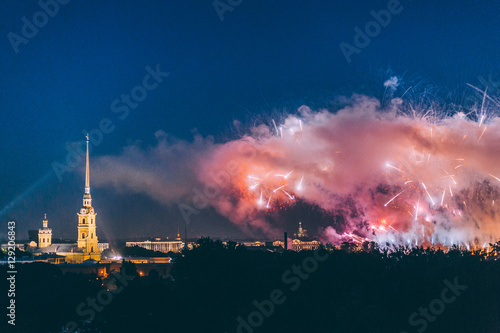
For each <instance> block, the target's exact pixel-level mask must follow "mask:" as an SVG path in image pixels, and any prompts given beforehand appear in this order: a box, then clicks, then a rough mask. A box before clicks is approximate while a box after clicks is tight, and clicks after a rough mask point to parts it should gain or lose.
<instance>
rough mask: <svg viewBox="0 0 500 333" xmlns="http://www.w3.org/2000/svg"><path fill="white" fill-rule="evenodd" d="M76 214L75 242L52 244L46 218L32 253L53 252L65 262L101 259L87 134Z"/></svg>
mask: <svg viewBox="0 0 500 333" xmlns="http://www.w3.org/2000/svg"><path fill="white" fill-rule="evenodd" d="M77 215H78V227H77V229H78V237H77V239H78V241H77V243H76V244H52V230H51V229H49V228H47V219H46V218H45V219H44V221H43V229H40V230H39V232H38V250H36V251H35V252H34V253H33V254H34V255H41V254H47V253H55V254H57V255H60V256H64V257H65V259H66V262H67V263H72V264H79V263H82V262H83V261H85V260H88V259H92V260H96V261H99V260H101V251H100V250H99V248H100V247H101V248H104V247H103V246H102V245H107V244H99V243H98V239H97V232H96V229H97V227H96V215H97V214H96V212H95V211H94V208H93V207H92V197H91V195H90V167H89V137H88V135H87V156H86V165H85V193H84V194H83V207H82V208H80V211H79V212H78V213H77Z"/></svg>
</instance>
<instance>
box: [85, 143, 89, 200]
mask: <svg viewBox="0 0 500 333" xmlns="http://www.w3.org/2000/svg"><path fill="white" fill-rule="evenodd" d="M86 138H87V165H86V167H85V193H90V172H89V135H88V133H87V136H86Z"/></svg>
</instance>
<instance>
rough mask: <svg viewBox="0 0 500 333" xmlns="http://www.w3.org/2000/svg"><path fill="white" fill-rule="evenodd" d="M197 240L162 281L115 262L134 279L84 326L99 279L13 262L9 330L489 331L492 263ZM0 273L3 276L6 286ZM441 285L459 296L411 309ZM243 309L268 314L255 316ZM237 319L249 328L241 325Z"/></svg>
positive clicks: (498, 323) (496, 326) (456, 255)
mask: <svg viewBox="0 0 500 333" xmlns="http://www.w3.org/2000/svg"><path fill="white" fill-rule="evenodd" d="M199 244H200V246H199V247H197V248H195V249H193V250H191V251H188V252H185V253H184V256H182V257H180V258H178V259H177V260H176V263H175V264H174V267H173V269H172V275H173V276H172V279H160V278H159V277H158V275H157V274H154V273H152V274H150V275H149V276H146V277H138V276H137V273H136V272H135V267H134V265H133V264H127V265H125V266H126V267H124V268H123V270H124V272H125V271H126V272H127V274H129V275H130V276H136V278H134V279H133V280H131V281H130V283H129V284H128V286H127V287H126V288H124V289H123V291H122V292H120V293H118V294H116V295H114V297H113V300H112V302H110V303H109V304H108V305H106V306H105V307H104V308H103V310H102V311H100V312H96V316H95V318H94V319H93V320H92V321H91V322H90V323H89V322H84V321H83V320H82V319H85V318H82V317H80V316H78V315H77V314H76V308H77V306H78V304H80V303H81V302H82V301H85V300H86V298H87V297H89V296H90V297H95V295H97V293H98V292H99V290H101V289H102V288H105V287H103V286H102V285H101V282H102V281H100V279H97V278H96V277H95V276H83V275H75V274H66V275H63V274H61V272H60V270H59V269H58V268H57V266H54V265H49V264H26V265H22V266H21V265H20V267H19V273H18V281H17V290H18V292H17V295H16V302H17V325H16V329H17V330H16V331H18V332H57V331H61V328H62V326H64V325H65V324H66V323H67V322H68V321H75V322H78V325H79V327H80V329H81V331H82V332H103V333H106V332H153V331H154V332H179V331H183V332H245V333H247V332H372V333H376V332H384V333H385V332H397V333H399V332H405V331H406V332H408V333H412V332H418V330H419V329H420V331H421V332H423V331H425V332H478V333H480V332H488V333H489V332H499V331H500V300H499V295H500V285H499V282H498V281H500V261H499V260H494V258H489V259H485V257H484V256H479V255H473V254H471V253H470V252H464V251H458V250H453V251H449V252H448V253H443V252H442V251H434V250H429V249H427V250H424V249H422V248H420V249H413V250H405V249H400V250H399V251H397V252H393V253H390V254H388V253H380V252H379V251H377V250H374V249H371V248H366V249H365V250H366V251H361V252H356V251H352V249H350V248H345V247H344V248H343V250H325V249H322V250H321V251H319V252H318V253H316V256H315V254H314V253H313V252H307V251H302V252H299V253H296V252H290V251H289V252H286V253H273V252H265V251H252V250H250V249H247V248H245V247H242V246H236V244H231V243H230V244H228V245H223V244H222V243H220V242H217V241H215V242H214V241H211V240H209V239H202V240H200V242H199ZM319 259H321V260H319ZM315 264H316V265H315ZM294 267H295V269H294ZM297 267H301V268H300V270H297ZM3 276H5V268H2V282H1V283H2V284H3V285H2V290H6V289H7V286H6V284H5V282H4V281H6V280H5V278H3ZM445 279H446V280H448V281H449V282H450V283H452V284H453V283H454V281H455V280H456V281H458V284H459V285H461V286H466V288H465V287H463V289H462V290H460V291H459V295H454V294H453V293H452V292H451V291H448V292H447V293H445V296H446V297H447V299H448V300H449V299H450V298H453V301H449V302H448V303H443V302H442V301H441V303H442V304H444V309H440V308H439V305H440V304H439V301H438V302H434V304H433V306H435V307H437V310H439V311H438V312H439V314H438V315H433V314H432V312H428V314H429V316H430V317H428V319H425V318H426V317H425V316H423V315H421V314H419V311H420V308H429V306H430V304H431V303H432V302H433V301H434V300H436V299H437V300H441V299H442V292H443V289H445V288H446V287H447V285H446V284H445V283H444V282H443V281H444V280H445ZM273 290H275V292H277V293H278V294H280V295H281V296H280V297H279V300H280V302H279V303H281V304H276V305H274V309H272V311H271V308H269V307H267V308H266V304H267V305H269V302H266V300H269V299H270V298H271V297H272V296H270V295H271V293H272V292H273ZM276 290H278V291H276ZM275 296H276V295H275ZM452 296H455V297H452ZM254 301H257V303H259V304H264V305H263V306H264V308H265V310H264V312H266V311H267V313H265V314H264V315H257V314H255V311H256V310H257V307H256V305H255V303H254ZM263 302H264V303H263ZM2 308H4V309H5V307H4V304H3V303H2ZM435 310H436V309H435ZM261 311H262V310H261ZM270 312H272V313H270ZM252 313H253V315H252ZM413 313H417V316H414V318H413V320H414V322H415V321H417V320H420V321H419V322H418V324H415V323H414V325H413V326H412V325H411V324H410V323H409V317H410V316H411V315H412V314H413ZM249 315H250V318H249ZM238 317H241V319H240V321H238ZM260 318H262V320H260ZM248 320H253V323H254V324H259V325H255V326H256V327H251V326H250V325H248V326H246V325H242V324H241V322H242V321H245V322H246V323H248ZM423 322H425V327H424V323H423ZM4 324H5V320H3V321H2V325H4ZM238 327H240V328H239V330H238ZM0 331H2V332H4V331H5V330H4V329H3V328H0Z"/></svg>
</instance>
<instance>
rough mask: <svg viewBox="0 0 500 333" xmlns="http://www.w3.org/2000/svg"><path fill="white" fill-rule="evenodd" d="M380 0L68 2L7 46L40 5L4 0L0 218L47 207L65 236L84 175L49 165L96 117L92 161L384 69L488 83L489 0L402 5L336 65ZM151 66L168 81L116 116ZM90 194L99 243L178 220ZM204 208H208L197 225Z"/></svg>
mask: <svg viewBox="0 0 500 333" xmlns="http://www.w3.org/2000/svg"><path fill="white" fill-rule="evenodd" d="M42 2H43V0H42ZM222 2H224V3H227V1H225V0H222ZM233 2H237V1H233ZM390 2H391V1H352V2H350V1H349V2H346V1H326V0H325V1H302V2H298V1H293V2H292V1H285V0H283V1H272V2H270V1H249V0H243V1H242V2H241V4H239V5H237V6H236V7H234V9H233V11H232V12H231V11H227V12H225V13H224V20H223V21H221V20H220V18H219V15H218V14H217V12H216V10H215V8H214V6H213V4H212V1H201V0H198V1H177V0H172V1H128V0H117V1H95V0H91V1H77V0H73V1H70V2H69V3H68V4H65V5H60V8H59V12H58V13H57V14H56V15H55V16H54V17H51V18H49V20H48V22H47V24H46V25H45V26H43V27H41V28H39V29H38V30H39V31H38V33H37V34H36V35H35V36H34V37H32V38H29V39H28V42H27V43H26V44H19V45H18V52H17V53H16V52H15V51H14V48H13V47H12V45H11V42H10V41H9V38H8V34H9V33H11V32H12V33H15V34H17V35H20V36H22V27H23V21H22V18H23V17H24V16H25V17H26V18H27V19H28V20H29V21H30V22H33V15H34V14H35V13H37V12H38V11H40V10H41V8H40V5H39V4H38V3H37V2H36V1H13V0H11V1H5V2H4V3H3V4H2V10H1V11H0V22H1V24H0V28H1V36H3V37H2V39H1V42H0V54H1V61H0V75H1V76H0V77H1V79H0V108H1V112H2V120H1V122H0V142H1V144H0V166H1V168H0V169H1V177H0V189H1V191H0V211H1V212H2V213H0V221H1V222H2V223H3V222H6V221H8V220H11V219H15V220H16V221H18V225H19V232H21V233H22V234H21V236H19V237H20V238H25V236H24V235H25V231H26V230H28V229H34V228H38V227H39V226H40V225H41V217H42V215H43V213H44V212H45V211H47V213H48V215H49V217H50V218H51V221H53V224H52V226H53V227H54V228H55V229H56V228H57V230H58V231H56V230H54V232H55V234H56V236H61V235H62V233H63V232H64V235H65V237H72V238H73V236H74V235H73V234H72V233H75V235H76V228H75V226H76V221H77V220H76V212H77V210H78V209H79V207H80V204H81V201H80V200H81V196H82V195H83V180H82V178H81V174H80V173H77V172H73V173H66V174H64V175H63V179H62V181H59V180H58V179H57V177H56V176H55V174H54V172H52V171H51V170H52V167H51V164H52V163H53V162H54V161H59V162H63V161H64V159H65V158H66V154H67V152H66V150H65V145H66V144H67V143H68V142H75V141H79V140H82V138H83V134H82V131H83V130H85V129H87V130H90V129H93V128H96V127H98V126H99V122H100V121H101V119H103V118H110V119H112V120H113V122H114V125H115V126H116V129H115V130H114V131H113V132H112V133H110V134H107V135H105V137H104V138H103V141H102V144H100V145H99V146H97V147H96V148H95V149H93V152H92V154H93V156H104V155H109V154H119V153H120V152H121V150H122V149H123V147H124V146H126V145H128V144H130V143H132V142H135V141H136V140H141V141H144V142H146V143H148V142H153V141H154V133H155V132H156V131H157V130H160V129H161V130H163V131H165V132H167V133H170V134H172V135H174V136H176V137H179V138H183V139H190V138H191V137H192V133H193V129H196V131H197V132H198V133H200V134H202V135H204V136H206V135H214V136H215V137H216V139H217V140H224V139H225V138H226V137H227V135H228V133H229V132H230V127H231V124H232V121H233V120H235V119H238V120H242V121H246V120H248V119H249V118H251V117H252V116H253V115H255V114H259V113H261V112H262V113H266V112H270V111H271V109H272V108H277V109H280V108H284V107H287V108H294V107H298V106H300V105H301V104H302V103H307V104H309V105H313V106H322V105H327V104H328V98H329V96H330V97H331V96H334V95H335V94H337V93H345V94H348V95H350V94H351V93H353V92H367V91H366V86H367V85H368V83H367V82H366V81H365V80H366V79H376V78H377V75H378V73H380V72H384V71H386V70H388V69H390V70H391V71H392V72H393V73H395V74H396V75H403V74H404V75H407V76H411V77H419V78H422V79H423V80H425V82H428V83H430V84H433V85H435V86H438V87H440V88H441V89H442V90H443V91H444V92H445V93H444V95H446V92H448V91H450V92H452V94H457V95H460V94H461V93H462V92H464V91H465V92H466V91H467V87H466V83H472V84H479V81H478V76H483V77H485V78H486V77H488V75H492V76H493V77H494V78H498V68H499V66H498V65H499V59H500V57H499V55H500V53H499V51H500V49H499V45H500V23H499V22H500V4H499V3H498V2H497V1H462V2H457V1H418V0H413V1H408V0H404V1H401V4H400V6H402V11H401V12H400V13H399V14H396V15H393V16H392V18H391V22H390V23H389V24H388V25H387V26H386V27H383V28H381V31H380V33H379V34H378V35H377V36H375V37H373V39H372V40H371V42H370V44H369V45H368V46H366V47H365V48H363V49H361V52H360V53H359V54H353V55H352V61H351V62H350V63H347V61H346V59H345V58H344V55H343V54H342V51H341V49H340V47H339V44H340V43H341V42H346V43H349V44H351V45H352V44H354V42H353V39H354V35H355V32H354V27H355V26H359V27H361V28H362V29H364V27H365V25H366V23H368V22H369V21H371V20H373V18H372V17H371V15H370V11H372V10H375V11H380V10H382V9H387V7H388V3H390ZM157 65H159V67H160V69H161V70H162V71H165V72H169V73H170V74H169V76H168V77H167V78H165V79H164V81H163V82H162V83H161V84H160V85H159V86H158V87H157V88H156V89H154V90H152V91H150V92H149V93H148V96H147V98H146V99H145V100H144V101H143V102H141V103H140V104H139V106H138V107H137V108H136V109H134V110H131V112H130V115H129V116H128V117H127V118H126V119H124V120H120V119H119V118H118V115H119V114H116V113H113V112H112V110H111V104H112V102H113V101H114V100H115V99H117V98H119V97H120V95H121V94H129V93H130V91H131V89H132V88H133V87H135V86H137V85H139V84H141V83H142V79H143V77H144V76H145V75H146V73H147V72H146V70H145V68H146V67H147V66H150V67H152V68H155V67H156V66H157ZM47 173H49V175H48V176H47V177H46V178H43V179H42V180H41V178H42V177H43V176H44V175H47ZM34 184H36V186H34V187H33V189H32V191H26V190H27V189H29V188H30V187H32V186H33V185H34ZM23 194H24V195H23ZM93 195H94V198H95V205H94V206H95V207H96V210H97V212H98V213H100V214H101V216H100V217H101V219H102V220H103V221H106V223H103V224H104V226H102V224H101V226H102V228H101V230H102V232H104V233H106V234H107V235H108V236H109V237H111V234H114V235H117V237H118V236H119V237H125V236H139V235H150V234H153V233H155V232H156V230H159V233H160V234H162V235H164V234H166V233H173V232H174V231H175V230H176V229H177V226H178V225H182V223H181V219H180V216H177V215H176V214H175V213H173V212H172V209H170V208H168V207H161V206H158V205H157V204H154V203H152V202H151V201H150V200H148V199H147V198H145V197H140V196H132V195H131V196H130V197H125V198H124V197H123V196H117V195H114V193H113V192H112V191H109V190H106V189H93ZM97 198H99V199H97ZM13 201H14V202H13ZM10 203H13V204H12V206H8V205H9V204H10ZM130 205H133V207H136V208H137V209H138V210H140V208H141V207H147V209H144V210H147V213H144V214H145V215H144V218H142V216H143V215H142V214H143V213H142V212H141V213H133V215H132V217H127V216H126V214H125V213H123V207H130ZM8 207H9V208H8ZM135 211H137V210H135ZM214 216H215V214H211V213H209V212H207V213H206V220H214V221H215V220H217V219H216V218H215V217H214ZM138 219H139V220H141V219H144V220H147V221H152V222H151V223H149V224H148V223H146V225H150V226H151V227H150V229H148V227H145V229H143V230H141V231H137V223H138V222H137V220H138ZM121 225H123V227H121ZM118 228H119V230H118ZM192 229H193V230H192V233H193V235H198V234H211V235H220V236H225V235H229V236H232V235H237V230H234V229H231V228H230V227H229V226H227V225H226V224H224V223H223V222H213V224H210V223H205V224H199V225H196V224H195V225H193V226H192ZM2 234H4V231H2V230H0V235H2Z"/></svg>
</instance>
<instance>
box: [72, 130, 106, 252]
mask: <svg viewBox="0 0 500 333" xmlns="http://www.w3.org/2000/svg"><path fill="white" fill-rule="evenodd" d="M86 138H87V163H86V166H85V194H84V195H83V207H82V208H81V209H80V212H79V213H78V248H79V249H81V250H83V255H84V258H83V259H84V260H86V259H94V260H100V259H101V252H100V251H99V247H98V245H97V244H98V241H97V234H96V220H95V217H96V215H97V214H96V212H95V211H94V208H93V207H92V197H91V196H90V172H89V136H88V134H87V137H86Z"/></svg>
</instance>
